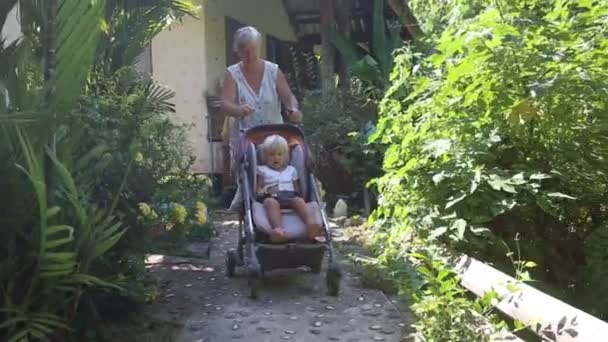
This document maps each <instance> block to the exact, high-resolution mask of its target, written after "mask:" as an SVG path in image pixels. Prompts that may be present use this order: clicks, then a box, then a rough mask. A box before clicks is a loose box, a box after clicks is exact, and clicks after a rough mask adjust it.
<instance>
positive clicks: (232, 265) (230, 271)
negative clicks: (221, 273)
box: [226, 250, 237, 278]
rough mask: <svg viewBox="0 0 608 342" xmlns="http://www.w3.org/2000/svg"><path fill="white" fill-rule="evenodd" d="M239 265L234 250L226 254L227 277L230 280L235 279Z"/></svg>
mask: <svg viewBox="0 0 608 342" xmlns="http://www.w3.org/2000/svg"><path fill="white" fill-rule="evenodd" d="M236 264H237V255H236V253H235V252H234V250H229V251H228V252H226V275H227V276H228V277H230V278H232V277H234V274H235V272H234V271H235V269H236Z"/></svg>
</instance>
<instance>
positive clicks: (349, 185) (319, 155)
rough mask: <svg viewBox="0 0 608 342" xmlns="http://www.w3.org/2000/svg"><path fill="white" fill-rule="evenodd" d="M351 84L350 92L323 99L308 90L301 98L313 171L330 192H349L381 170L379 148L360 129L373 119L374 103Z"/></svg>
mask: <svg viewBox="0 0 608 342" xmlns="http://www.w3.org/2000/svg"><path fill="white" fill-rule="evenodd" d="M356 87H357V83H356V82H355V84H354V89H353V91H352V92H339V91H337V92H336V94H335V96H332V97H331V98H328V99H322V97H321V96H319V94H318V93H316V92H309V93H308V94H306V96H305V97H304V100H303V101H302V110H303V111H304V112H305V113H306V115H305V116H304V132H305V134H306V137H307V141H308V142H309V144H310V147H311V150H312V153H313V155H314V158H315V164H314V167H315V174H316V175H317V177H318V178H319V179H320V180H321V182H322V183H323V185H324V186H325V188H326V190H327V192H328V193H329V194H330V195H332V196H335V195H349V196H350V195H352V192H353V191H355V192H357V191H359V192H360V191H361V190H362V189H363V187H364V186H365V185H366V183H367V182H368V181H369V180H370V179H372V178H374V177H377V176H379V175H380V174H381V169H380V164H381V155H382V151H381V149H380V147H379V146H378V145H377V144H369V143H368V142H367V132H363V131H362V129H363V128H364V127H366V125H370V124H371V123H372V122H374V121H375V119H376V107H375V105H374V104H373V103H372V102H368V101H366V100H365V97H364V96H361V93H360V91H359V90H357V89H360V88H356Z"/></svg>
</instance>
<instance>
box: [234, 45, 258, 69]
mask: <svg viewBox="0 0 608 342" xmlns="http://www.w3.org/2000/svg"><path fill="white" fill-rule="evenodd" d="M259 51H260V49H259V46H258V44H257V43H256V42H252V43H249V44H243V45H241V46H239V49H238V52H237V54H238V55H239V59H240V60H241V61H242V62H243V63H245V64H249V63H253V62H255V61H257V60H258V59H259V58H260V53H259Z"/></svg>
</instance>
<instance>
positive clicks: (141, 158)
mask: <svg viewBox="0 0 608 342" xmlns="http://www.w3.org/2000/svg"><path fill="white" fill-rule="evenodd" d="M135 161H136V162H138V163H141V162H142V161H144V155H143V154H141V152H137V153H136V154H135Z"/></svg>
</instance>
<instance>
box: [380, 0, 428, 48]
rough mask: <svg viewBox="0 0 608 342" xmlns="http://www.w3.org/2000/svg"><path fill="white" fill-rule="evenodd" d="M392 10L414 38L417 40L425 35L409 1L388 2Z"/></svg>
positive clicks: (391, 0) (395, 0) (390, 0)
mask: <svg viewBox="0 0 608 342" xmlns="http://www.w3.org/2000/svg"><path fill="white" fill-rule="evenodd" d="M388 4H389V6H390V7H391V9H392V10H393V11H394V12H395V13H396V14H397V15H398V16H399V21H401V24H402V25H404V26H405V28H406V29H407V31H408V32H409V33H410V35H411V36H412V38H414V39H417V38H419V37H420V36H422V35H423V34H424V32H422V30H421V29H420V26H418V20H416V17H415V16H414V14H413V13H412V9H411V8H410V6H409V4H408V2H407V0H388Z"/></svg>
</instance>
